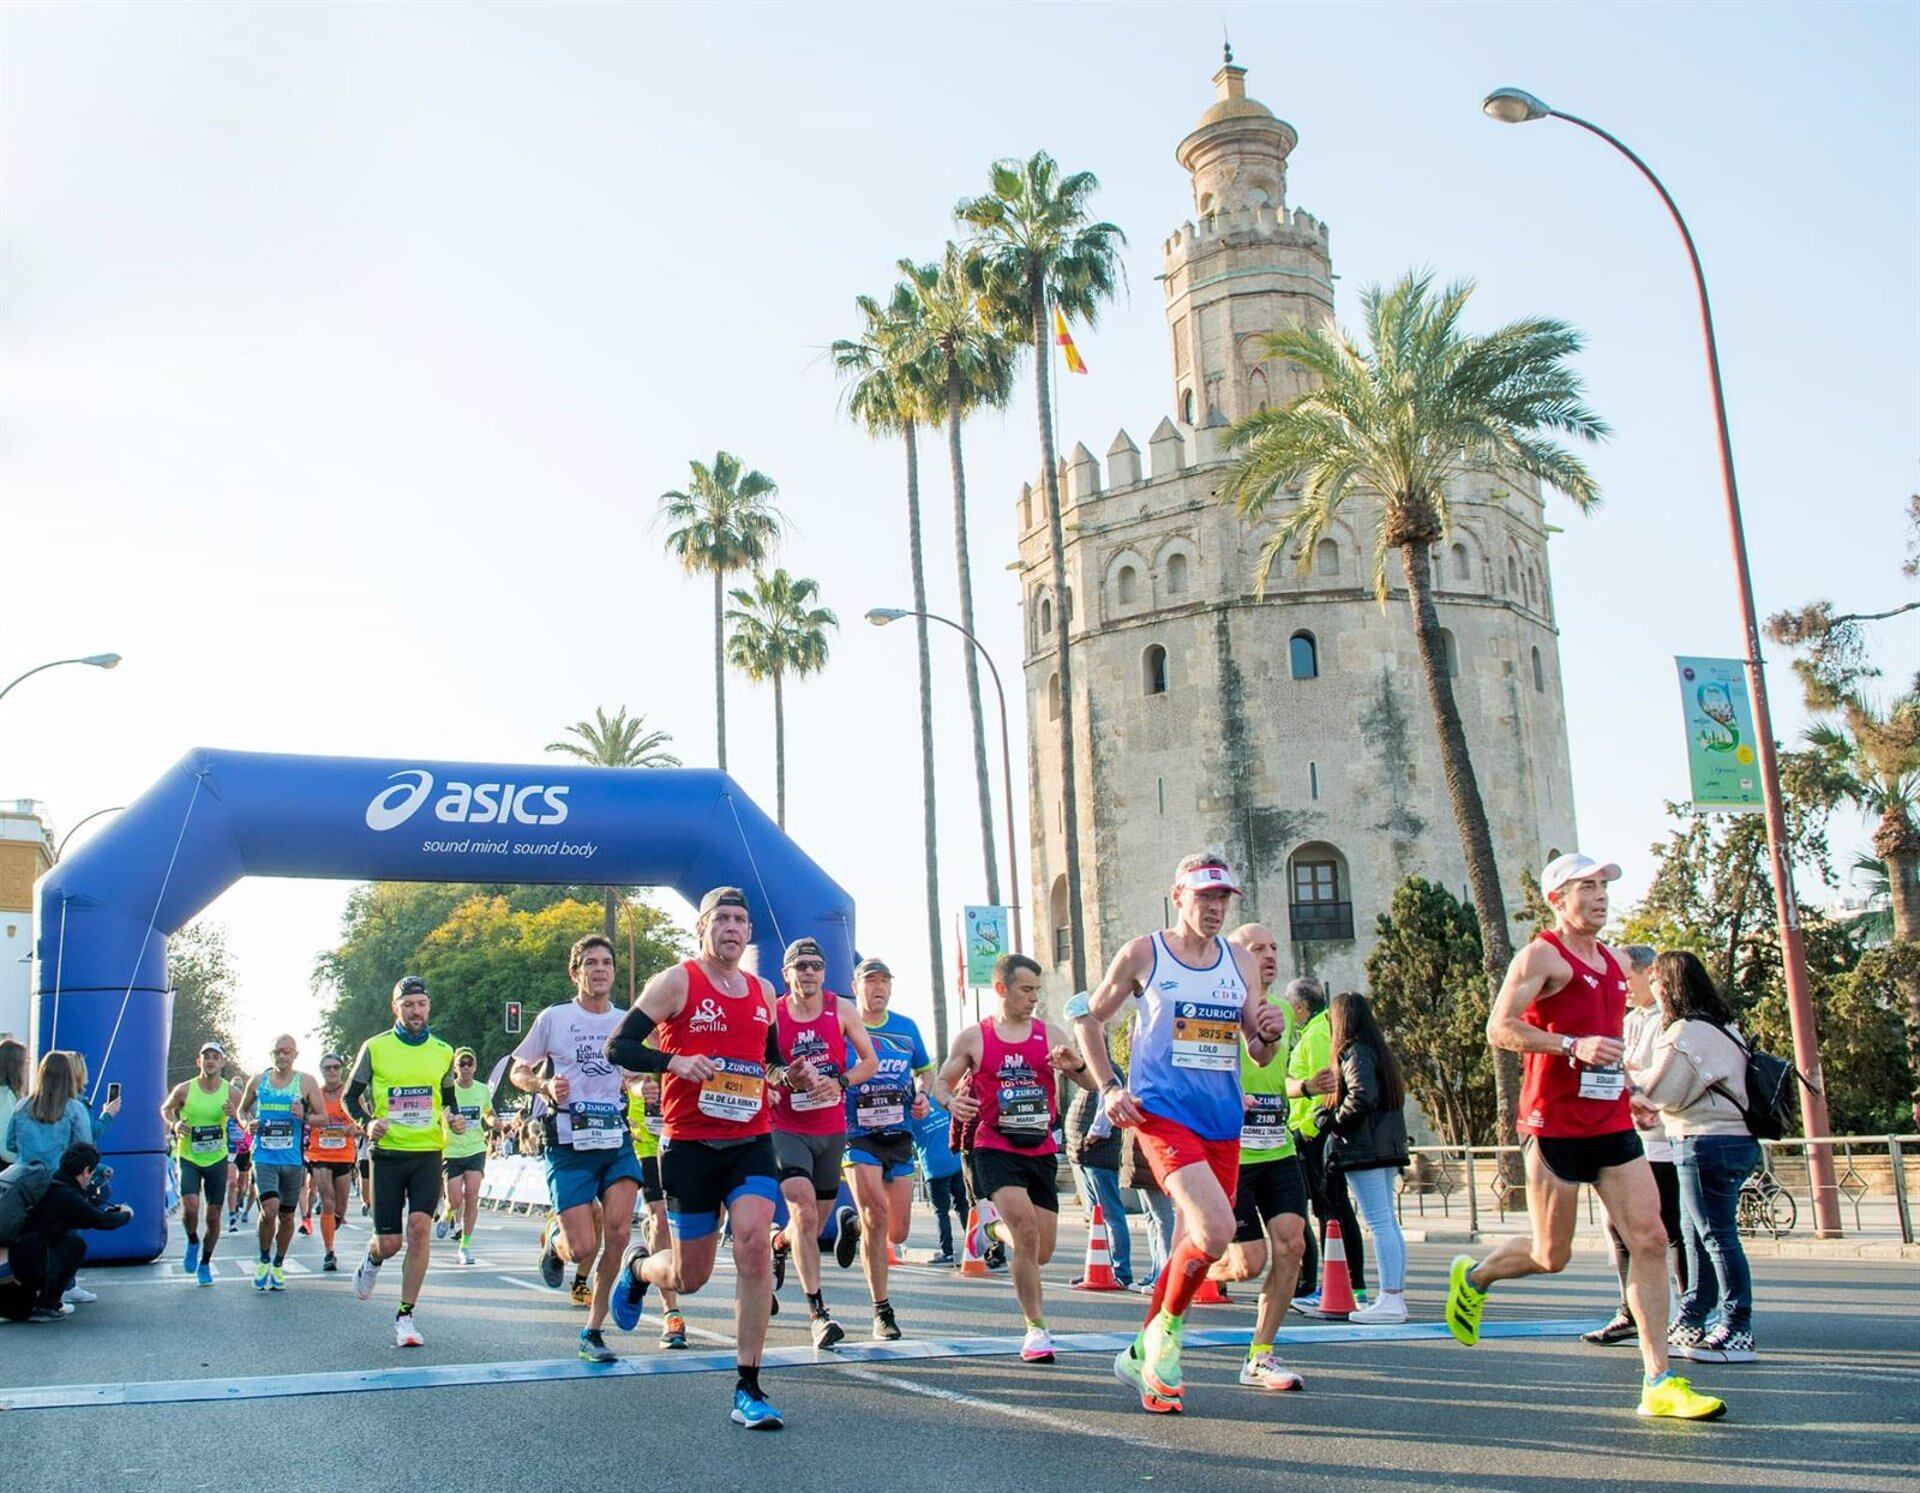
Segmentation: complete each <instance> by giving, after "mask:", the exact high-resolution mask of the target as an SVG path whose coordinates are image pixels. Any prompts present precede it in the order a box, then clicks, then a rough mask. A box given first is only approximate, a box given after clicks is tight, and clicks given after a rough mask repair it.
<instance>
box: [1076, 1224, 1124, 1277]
mask: <svg viewBox="0 0 1920 1493" xmlns="http://www.w3.org/2000/svg"><path fill="white" fill-rule="evenodd" d="M1073 1288H1074V1290H1076V1291H1124V1290H1125V1289H1126V1287H1125V1286H1123V1285H1121V1284H1120V1281H1119V1278H1118V1277H1117V1276H1115V1275H1114V1273H1113V1255H1112V1253H1111V1252H1110V1251H1109V1249H1108V1246H1107V1220H1106V1215H1104V1214H1103V1213H1101V1211H1100V1205H1099V1204H1098V1203H1095V1204H1094V1205H1093V1222H1092V1223H1090V1224H1088V1225H1087V1272H1086V1274H1085V1275H1083V1276H1081V1277H1080V1279H1079V1280H1077V1281H1075V1282H1074V1285H1073Z"/></svg>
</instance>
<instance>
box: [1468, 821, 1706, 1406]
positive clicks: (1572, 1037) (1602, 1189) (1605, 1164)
mask: <svg viewBox="0 0 1920 1493" xmlns="http://www.w3.org/2000/svg"><path fill="white" fill-rule="evenodd" d="M1619 875H1620V868H1619V867H1618V866H1615V865H1602V864H1600V863H1599V862H1597V861H1594V860H1592V859H1591V858H1589V857H1587V856H1584V855H1579V854H1574V855H1563V856H1560V857H1558V858H1556V859H1555V860H1553V861H1550V862H1549V863H1548V864H1547V868H1546V870H1544V871H1543V872H1541V873H1540V889H1541V891H1543V892H1544V893H1546V897H1547V901H1548V902H1549V903H1550V904H1551V905H1552V907H1553V912H1554V926H1553V928H1552V930H1551V931H1550V932H1547V933H1544V934H1542V935H1541V936H1540V937H1539V938H1537V939H1535V940H1534V941H1533V942H1532V943H1530V944H1528V945H1527V946H1526V947H1525V948H1524V949H1522V950H1521V951H1520V952H1519V953H1518V954H1516V955H1515V956H1514V959H1513V964H1512V966H1511V967H1510V968H1509V969H1508V970H1507V978H1506V981H1505V983H1504V984H1502V985H1501V987H1500V996H1499V999H1498V1000H1496V1001H1495V1002H1494V1006H1493V1014H1492V1015H1491V1016H1490V1017H1489V1018H1488V1020H1487V1040H1488V1041H1489V1042H1491V1043H1492V1044H1493V1045H1494V1047H1495V1048H1497V1049H1504V1050H1506V1051H1508V1052H1518V1053H1520V1054H1522V1055H1523V1058H1524V1060H1525V1065H1526V1077H1525V1081H1524V1082H1523V1083H1522V1085H1521V1089H1520V1114H1519V1117H1518V1122H1517V1123H1518V1128H1519V1130H1520V1131H1521V1133H1522V1134H1523V1135H1525V1136H1526V1138H1527V1141H1526V1156H1527V1216H1528V1218H1529V1219H1530V1220H1531V1221H1532V1224H1533V1230H1532V1235H1531V1237H1526V1238H1514V1239H1508V1240H1506V1241H1505V1242H1504V1243H1502V1244H1501V1245H1500V1246H1499V1247H1498V1248H1497V1249H1495V1250H1494V1251H1493V1253H1491V1254H1489V1255H1488V1256H1487V1257H1486V1258H1485V1259H1484V1260H1482V1261H1480V1262H1479V1263H1478V1264H1477V1265H1476V1264H1475V1263H1474V1261H1473V1257H1472V1256H1471V1255H1461V1256H1459V1257H1458V1258H1457V1259H1455V1260H1454V1262H1453V1270H1452V1273H1451V1278H1450V1280H1449V1283H1448V1291H1447V1326H1448V1328H1449V1329H1450V1330H1451V1331H1452V1333H1453V1335H1454V1337H1456V1338H1457V1339H1459V1340H1460V1341H1461V1342H1462V1343H1467V1344H1472V1343H1475V1342H1477V1341H1479V1337H1480V1313H1481V1309H1482V1307H1483V1306H1484V1304H1485V1302H1486V1293H1487V1291H1488V1290H1489V1289H1490V1288H1491V1287H1492V1285H1493V1283H1494V1282H1495V1281H1497V1280H1518V1279H1520V1278H1521V1277H1523V1276H1528V1275H1553V1274H1558V1273H1559V1272H1560V1271H1562V1270H1564V1269H1566V1268H1567V1261H1568V1259H1569V1258H1570V1257H1571V1255H1572V1253H1573V1230H1574V1226H1575V1224H1576V1223H1577V1222H1578V1219H1579V1202H1580V1186H1581V1184H1582V1183H1587V1184H1590V1185H1591V1186H1592V1187H1593V1190H1594V1191H1595V1192H1597V1193H1599V1194H1600V1201H1601V1202H1602V1203H1604V1204H1605V1205H1606V1209H1607V1217H1608V1218H1609V1219H1610V1220H1611V1221H1612V1223H1613V1227H1614V1228H1615V1230H1616V1231H1617V1232H1618V1233H1619V1235H1620V1237H1621V1238H1622V1239H1623V1240H1624V1241H1625V1242H1626V1246H1627V1251H1628V1255H1629V1264H1628V1269H1627V1302H1628V1305H1629V1307H1630V1308H1631V1310H1632V1313H1633V1319H1634V1322H1635V1323H1636V1324H1637V1326H1638V1328H1639V1336H1640V1356H1641V1359H1642V1361H1643V1363H1644V1366H1645V1369H1646V1375H1645V1379H1644V1382H1643V1385H1642V1388H1641V1395H1640V1407H1639V1413H1640V1414H1641V1415H1644V1416H1659V1417H1672V1418H1675V1419H1680V1420H1713V1419H1715V1418H1717V1417H1719V1416H1721V1415H1724V1414H1726V1409H1727V1407H1726V1406H1725V1405H1724V1404H1723V1403H1721V1402H1720V1401H1719V1400H1717V1399H1714V1398H1713V1397H1712V1396H1710V1395H1703V1394H1697V1393H1695V1392H1694V1390H1693V1388H1692V1386H1691V1385H1689V1384H1688V1383H1687V1381H1686V1380H1685V1379H1682V1378H1679V1377H1678V1376H1676V1375H1674V1374H1671V1373H1669V1372H1668V1369H1667V1338H1666V1328H1667V1231H1666V1226H1665V1225H1664V1224H1663V1223H1662V1222H1661V1221H1660V1190H1659V1188H1658V1186H1657V1185H1656V1184H1655V1182H1654V1179H1653V1168H1652V1167H1650V1166H1648V1164H1647V1159H1646V1155H1645V1153H1644V1152H1643V1150H1642V1149H1641V1145H1640V1137H1639V1135H1638V1133H1637V1132H1636V1131H1635V1129H1634V1125H1633V1111H1632V1105H1633V1103H1634V1102H1635V1100H1634V1099H1633V1098H1631V1097H1630V1096H1629V1095H1628V1094H1627V1092H1626V1088H1625V1073H1624V1070H1623V1069H1622V1067H1621V1056H1622V1044H1621V1041H1620V1033H1621V1029H1622V1023H1623V1022H1624V1021H1625V1019H1626V1004H1627V982H1626V977H1625V976H1624V975H1623V974H1622V973H1621V970H1620V965H1619V962H1618V961H1617V960H1615V958H1614V957H1613V954H1612V953H1611V951H1609V950H1608V949H1607V947H1606V946H1605V945H1604V944H1602V943H1601V942H1600V931H1601V929H1602V928H1604V927H1605V926H1606V922H1607V884H1608V883H1609V882H1611V881H1615V880H1617V879H1618V878H1619Z"/></svg>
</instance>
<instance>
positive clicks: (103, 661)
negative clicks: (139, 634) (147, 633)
mask: <svg viewBox="0 0 1920 1493" xmlns="http://www.w3.org/2000/svg"><path fill="white" fill-rule="evenodd" d="M62 664H87V665H89V666H90V667H92V668H95V669H114V668H118V667H119V666H120V655H119V654H117V653H89V654H88V655H87V656H86V657H85V658H56V659H54V660H53V662H51V663H45V664H37V665H35V666H34V667H33V668H31V669H28V670H27V672H26V673H24V674H22V675H20V676H19V678H18V679H15V680H14V681H13V683H12V684H9V685H8V686H7V687H6V688H5V689H0V700H4V699H6V697H7V696H8V695H9V694H11V693H12V692H13V686H14V685H15V684H18V683H20V682H21V680H23V679H31V678H33V676H34V675H35V674H38V673H40V672H42V671H43V670H46V669H57V668H59V667H60V666H61V665H62Z"/></svg>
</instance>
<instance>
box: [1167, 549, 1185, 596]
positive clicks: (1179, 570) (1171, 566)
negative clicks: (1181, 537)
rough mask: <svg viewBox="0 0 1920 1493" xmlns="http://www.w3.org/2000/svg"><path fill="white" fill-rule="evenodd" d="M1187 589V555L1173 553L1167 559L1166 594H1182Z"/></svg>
mask: <svg viewBox="0 0 1920 1493" xmlns="http://www.w3.org/2000/svg"><path fill="white" fill-rule="evenodd" d="M1186 590H1187V557H1186V556H1185V555H1173V556H1171V557H1169V558H1168V560H1167V594H1168V595H1169V596H1183V595H1185V594H1186Z"/></svg>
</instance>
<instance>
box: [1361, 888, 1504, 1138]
mask: <svg viewBox="0 0 1920 1493" xmlns="http://www.w3.org/2000/svg"><path fill="white" fill-rule="evenodd" d="M1375 932H1376V935H1377V938H1376V942H1375V943H1374V946H1373V952H1372V953H1370V954H1368V955H1367V988H1368V989H1369V990H1370V991H1371V992H1372V994H1373V1006H1374V1012H1375V1015H1376V1016H1377V1017H1378V1018H1379V1021H1380V1025H1381V1028H1382V1029H1383V1030H1384V1031H1385V1032H1386V1034H1387V1039H1388V1040H1389V1041H1390V1042H1392V1043H1393V1049H1394V1051H1395V1053H1397V1054H1398V1055H1399V1058H1400V1063H1401V1067H1402V1069H1403V1071H1404V1072H1405V1075H1406V1080H1407V1088H1408V1091H1409V1092H1411V1093H1412V1095H1413V1097H1414V1098H1415V1099H1417V1100H1419V1102H1420V1108H1421V1109H1422V1110H1423V1111H1425V1113H1426V1116H1427V1118H1428V1120H1429V1121H1431V1122H1432V1124H1433V1127H1434V1129H1435V1130H1436V1131H1438V1132H1439V1135H1440V1139H1441V1140H1442V1141H1443V1142H1444V1143H1445V1144H1447V1145H1450V1146H1482V1145H1486V1144H1488V1143H1489V1142H1490V1141H1491V1140H1492V1139H1493V1135H1494V1132H1495V1129H1496V1127H1497V1122H1498V1115H1499V1111H1498V1106H1497V1105H1496V1103H1495V1099H1494V1088H1493V1054H1492V1051H1491V1049H1490V1048H1488V1046H1487V1038H1486V1029H1487V1014H1488V1011H1489V1009H1490V1003H1489V1000H1488V995H1487V981H1486V974H1485V970H1484V967H1483V962H1482V958H1481V953H1480V926H1479V924H1478V922H1477V921H1476V920H1475V918H1474V915H1473V909H1472V908H1470V907H1467V906H1465V905H1464V904H1463V903H1462V902H1461V901H1460V900H1459V899H1458V898H1457V897H1455V896H1454V895H1453V893H1451V892H1449V891H1448V890H1447V889H1446V888H1445V887H1444V886H1440V885H1438V884H1436V883H1434V882H1430V881H1426V880H1423V879H1422V878H1421V877H1418V876H1410V877H1408V878H1407V879H1406V880H1405V881H1403V882H1402V883H1401V884H1400V886H1399V888H1398V889H1397V890H1396V891H1395V892H1394V894H1393V901H1392V903H1391V904H1390V905H1389V906H1388V909H1387V911H1385V912H1383V913H1382V914H1380V919H1379V923H1378V925H1377V926H1376V929H1375Z"/></svg>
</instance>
